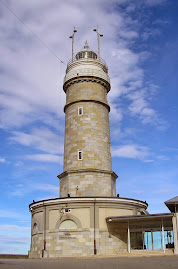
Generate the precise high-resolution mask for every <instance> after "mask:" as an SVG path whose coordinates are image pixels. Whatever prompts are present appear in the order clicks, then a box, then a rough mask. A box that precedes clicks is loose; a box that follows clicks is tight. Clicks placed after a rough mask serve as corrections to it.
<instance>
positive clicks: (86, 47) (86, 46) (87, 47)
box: [84, 40, 89, 49]
mask: <svg viewBox="0 0 178 269" xmlns="http://www.w3.org/2000/svg"><path fill="white" fill-rule="evenodd" d="M84 49H89V45H88V42H87V40H86V41H85V45H84Z"/></svg>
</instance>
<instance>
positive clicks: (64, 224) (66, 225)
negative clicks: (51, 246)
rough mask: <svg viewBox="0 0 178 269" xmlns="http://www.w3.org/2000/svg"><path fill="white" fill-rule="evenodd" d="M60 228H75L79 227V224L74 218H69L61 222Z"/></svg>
mask: <svg viewBox="0 0 178 269" xmlns="http://www.w3.org/2000/svg"><path fill="white" fill-rule="evenodd" d="M59 229H60V230H75V229H77V225H76V223H75V222H74V221H73V220H70V219H67V220H64V221H63V222H61V224H60V226H59Z"/></svg>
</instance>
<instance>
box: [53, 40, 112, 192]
mask: <svg viewBox="0 0 178 269" xmlns="http://www.w3.org/2000/svg"><path fill="white" fill-rule="evenodd" d="M63 89H64V92H65V93H66V105H65V107H64V112H65V144H64V172H63V173H62V174H60V175H59V176H58V178H59V179H60V197H67V196H70V197H96V196H105V197H115V196H116V178H117V175H116V174H115V173H114V172H113V171H112V163H111V143H110V128H109V111H110V106H109V105H108V101H107V94H108V92H109V91H110V79H109V76H108V67H107V65H106V63H105V62H104V60H102V59H101V58H98V57H97V54H96V53H95V52H94V51H92V50H91V49H90V48H89V45H88V43H87V41H86V42H85V45H84V48H83V49H82V50H81V51H79V52H78V53H77V54H76V56H75V60H72V61H71V62H69V64H68V66H67V69H66V75H65V78H64V85H63Z"/></svg>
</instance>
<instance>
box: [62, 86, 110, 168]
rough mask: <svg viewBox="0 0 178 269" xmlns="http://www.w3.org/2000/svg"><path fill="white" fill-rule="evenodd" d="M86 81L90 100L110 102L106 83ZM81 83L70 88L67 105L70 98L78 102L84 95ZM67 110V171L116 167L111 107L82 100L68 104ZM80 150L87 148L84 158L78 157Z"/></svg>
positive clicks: (85, 91) (84, 87)
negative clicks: (110, 126)
mask: <svg viewBox="0 0 178 269" xmlns="http://www.w3.org/2000/svg"><path fill="white" fill-rule="evenodd" d="M83 84H84V85H83ZM83 84H82V85H81V88H82V89H83V94H84V95H85V99H86V100H91V99H93V100H96V99H97V100H101V101H104V102H106V103H107V100H106V93H104V92H105V91H106V90H105V89H104V87H103V86H102V85H100V84H96V83H93V82H90V83H89V82H87V83H86V82H83ZM79 86H80V83H77V84H74V85H72V86H70V88H69V89H68V90H67V104H68V103H69V101H68V99H69V100H70V101H74V100H78V99H80V100H82V99H83V98H84V97H83V96H82V94H81V93H82V91H81V89H80V87H79ZM95 90H96V91H95ZM70 92H72V94H71V96H70ZM97 92H98V96H100V98H99V97H98V96H97ZM79 93H80V95H79ZM79 96H80V98H79ZM79 106H83V115H80V116H79V115H78V107H79ZM65 113H66V119H65V146H64V171H67V170H73V169H83V168H85V169H86V168H94V169H103V170H109V171H110V170H111V169H112V167H111V151H110V129H109V116H108V113H109V111H108V108H107V107H106V106H104V105H103V104H101V103H96V102H93V101H87V102H85V101H81V102H78V103H73V104H71V105H70V106H68V107H67V108H66V111H65ZM79 149H82V150H83V160H78V150H79Z"/></svg>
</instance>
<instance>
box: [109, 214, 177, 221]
mask: <svg viewBox="0 0 178 269" xmlns="http://www.w3.org/2000/svg"><path fill="white" fill-rule="evenodd" d="M172 216H173V213H161V214H149V215H132V216H118V217H112V216H111V217H107V218H106V222H128V221H142V220H149V219H150V220H153V219H157V220H159V219H160V220H161V219H165V218H167V219H168V218H170V219H171V218H172Z"/></svg>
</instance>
